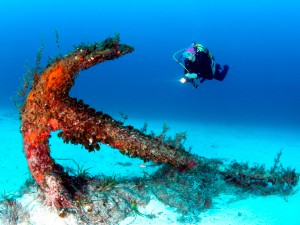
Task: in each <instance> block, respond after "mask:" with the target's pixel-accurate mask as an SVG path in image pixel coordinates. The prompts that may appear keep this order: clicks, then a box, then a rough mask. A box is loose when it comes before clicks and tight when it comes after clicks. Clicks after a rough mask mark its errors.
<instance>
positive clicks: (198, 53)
mask: <svg viewBox="0 0 300 225" xmlns="http://www.w3.org/2000/svg"><path fill="white" fill-rule="evenodd" d="M179 52H183V54H182V55H181V56H180V57H179V59H176V55H177V54H178V53H179ZM182 57H183V58H185V59H184V65H183V64H182V62H181V61H180V59H181V58H182ZM173 58H174V60H175V61H176V62H178V63H179V64H180V65H181V66H182V67H183V68H184V76H185V78H181V79H180V82H181V83H186V82H189V83H192V84H193V86H194V88H197V87H198V84H197V83H196V79H200V78H201V80H200V83H201V84H202V83H203V82H204V81H205V80H212V79H216V80H219V81H222V80H224V78H225V77H226V74H227V72H228V69H229V66H228V65H224V67H223V68H222V66H221V65H220V64H218V63H216V62H215V58H214V57H213V55H212V54H211V53H210V52H209V51H208V49H207V48H205V47H204V46H203V45H201V44H196V43H193V44H192V46H191V47H188V48H186V49H181V50H179V51H177V52H175V54H174V55H173Z"/></svg>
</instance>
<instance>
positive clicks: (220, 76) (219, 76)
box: [214, 65, 229, 81]
mask: <svg viewBox="0 0 300 225" xmlns="http://www.w3.org/2000/svg"><path fill="white" fill-rule="evenodd" d="M228 70H229V66H228V65H224V66H223V70H222V71H221V72H220V70H216V72H215V74H214V78H215V79H216V80H219V81H222V80H224V78H225V77H226V75H227V72H228Z"/></svg>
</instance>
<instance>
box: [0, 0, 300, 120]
mask: <svg viewBox="0 0 300 225" xmlns="http://www.w3.org/2000/svg"><path fill="white" fill-rule="evenodd" d="M299 9H300V4H299V3H298V2H296V1H269V0H264V1H242V2H241V1H233V0H231V1H226V2H224V1H196V0H194V1H192V0H186V1H178V0H172V1H159V0H154V1H121V0H119V1H117V0H113V1H86V2H82V1H76V0H75V1H56V0H54V1H43V2H41V1H1V6H0V21H1V31H0V32H1V36H0V44H1V51H0V54H1V61H0V68H1V70H0V77H1V86H0V101H1V107H3V108H4V107H5V108H9V109H10V108H11V109H14V106H13V104H12V101H11V99H10V98H11V97H12V96H13V95H15V92H16V90H17V89H18V88H19V87H20V86H21V85H22V82H21V80H20V78H21V77H22V75H23V74H24V73H25V72H26V70H25V64H26V63H28V65H29V66H30V67H31V68H34V66H35V59H36V52H37V50H38V49H39V48H40V46H41V42H43V43H44V51H43V60H42V66H45V65H46V64H47V62H48V59H49V57H52V58H54V57H55V56H56V55H57V54H66V53H67V52H69V51H71V50H72V49H73V46H74V45H77V44H79V43H81V42H85V43H88V42H89V43H93V42H95V41H101V40H103V39H104V38H106V37H108V36H113V35H114V34H115V33H120V35H121V42H122V43H126V44H129V45H132V46H133V47H134V48H135V51H134V52H133V53H132V54H130V55H126V56H125V57H122V58H121V59H119V60H115V61H110V62H106V63H103V64H101V65H99V66H96V67H94V68H92V69H90V70H89V71H83V72H82V73H81V75H80V77H79V78H78V79H77V80H76V84H75V86H74V87H73V89H72V93H71V94H72V96H74V97H77V98H79V99H83V100H84V101H85V102H86V103H88V104H90V105H91V106H93V107H95V108H96V109H98V110H102V111H103V112H107V113H109V114H112V115H114V114H116V115H118V114H119V112H122V113H124V114H127V115H128V116H129V118H130V117H140V118H143V117H146V116H147V117H153V118H160V119H164V118H166V119H170V118H174V119H178V120H192V121H193V120H198V121H199V120H201V121H212V122H218V123H219V122H222V123H223V122H224V123H245V122H246V123H248V122H251V123H258V124H273V125H274V124H281V125H286V126H299V123H300V119H299V114H300V104H299V103H300V92H299V83H300V76H299V75H300V67H299V62H298V61H299V58H300V51H299V50H300V47H299V39H300V30H299V29H298V28H297V27H299V25H300V18H299V15H298V12H299ZM56 32H57V33H58V35H59V46H60V48H59V49H58V48H57V45H56V37H55V34H56ZM193 41H196V42H198V43H201V44H203V45H205V46H206V47H207V48H208V49H209V50H210V51H211V52H212V54H213V55H214V57H215V58H216V61H217V62H218V63H220V64H221V65H224V64H228V65H230V67H231V68H230V71H229V73H228V75H227V77H226V79H225V80H224V81H223V82H219V81H216V80H212V81H205V82H204V83H203V84H202V85H201V86H200V87H199V88H198V89H194V88H193V87H192V86H191V85H189V84H181V83H180V82H179V81H178V80H179V79H180V78H181V77H182V76H183V68H182V67H181V66H180V65H179V64H177V63H176V62H175V61H174V60H173V58H172V55H173V54H174V53H175V52H176V51H178V50H180V49H182V48H185V47H188V46H189V45H190V44H191V43H192V42H193Z"/></svg>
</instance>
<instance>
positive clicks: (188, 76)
mask: <svg viewBox="0 0 300 225" xmlns="http://www.w3.org/2000/svg"><path fill="white" fill-rule="evenodd" d="M184 76H185V77H186V78H188V79H196V78H197V74H195V73H186V74H185V75H184Z"/></svg>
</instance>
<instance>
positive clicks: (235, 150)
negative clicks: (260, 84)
mask: <svg viewBox="0 0 300 225" xmlns="http://www.w3.org/2000/svg"><path fill="white" fill-rule="evenodd" d="M146 122H148V123H149V130H154V131H155V132H156V133H159V132H160V131H161V130H162V125H163V123H164V122H167V123H168V125H169V126H170V128H171V130H170V131H169V134H172V133H176V132H182V131H187V135H188V140H187V143H186V145H187V146H193V148H192V152H193V153H195V154H199V155H202V156H205V157H218V158H223V159H228V160H233V159H236V160H237V161H243V162H250V163H265V164H266V165H267V166H271V165H272V164H273V159H274V157H275V156H276V154H277V153H278V152H279V150H281V149H282V151H283V155H282V158H281V162H282V163H283V165H284V166H291V167H295V168H297V169H298V171H300V164H299V159H300V141H299V140H300V139H299V137H300V129H298V128H293V129H290V128H286V127H285V128H284V127H262V126H255V125H252V126H249V125H247V126H246V125H243V124H221V125H220V124H209V123H200V122H199V123H191V122H184V121H181V122H178V121H150V120H148V121H146ZM129 123H130V124H132V125H134V126H136V127H137V128H141V127H142V126H143V123H144V121H140V120H135V121H130V120H129V121H128V124H129ZM19 128H20V124H19V120H18V115H17V114H16V113H12V112H9V111H2V112H1V111H0V140H1V142H0V151H1V153H2V154H1V157H0V171H1V176H0V193H3V192H6V193H13V192H14V191H16V190H18V189H19V188H20V186H21V185H22V184H23V182H24V180H25V179H26V178H27V177H28V176H29V174H28V169H27V164H26V160H25V157H24V155H23V152H22V137H21V134H20V132H19ZM54 136H55V135H53V138H52V139H51V149H52V153H51V154H52V156H53V157H54V158H57V159H58V158H65V159H66V158H67V159H74V160H75V161H76V162H77V163H79V164H81V165H82V164H84V165H85V166H86V167H87V168H88V167H91V172H93V173H95V174H102V173H103V174H105V175H114V174H116V175H117V176H125V177H128V176H142V175H143V171H147V172H152V171H153V170H154V169H155V168H153V167H146V168H142V167H140V164H141V163H143V162H142V161H141V160H138V159H130V158H127V157H126V156H123V155H121V154H120V153H119V152H118V151H117V150H112V149H110V148H108V147H106V146H102V149H101V151H100V152H96V153H88V152H87V151H86V150H84V149H81V147H80V146H73V145H66V144H64V143H63V142H62V140H60V139H58V138H57V137H54ZM58 162H59V163H60V164H62V165H64V166H73V167H74V163H73V162H72V161H71V160H69V161H68V160H66V161H62V160H60V161H58ZM122 163H131V165H129V164H128V166H124V165H122ZM146 165H149V164H146ZM33 199H34V197H33V195H27V196H24V197H23V198H22V199H20V200H19V201H20V202H22V205H24V206H26V208H27V209H30V212H31V222H30V224H39V225H41V224H45V225H48V224H49V225H50V224H54V223H55V224H56V225H60V224H73V223H72V218H69V222H67V220H65V221H64V220H62V219H61V218H59V217H57V215H54V214H49V212H48V211H46V210H45V207H43V206H41V205H38V204H39V203H38V202H37V201H33ZM299 210H300V194H299V192H297V193H296V194H295V195H293V196H290V197H288V199H283V198H282V197H279V196H265V197H251V198H248V199H244V200H240V201H234V196H220V197H219V198H217V199H213V206H212V208H211V209H208V210H207V211H205V212H203V213H201V218H202V221H201V223H200V224H205V225H209V224H222V225H224V224H225V225H229V224H231V225H235V224H245V225H248V224H249V225H252V224H253V225H254V224H255V225H257V224H268V225H282V224H289V225H300V217H299V216H297V215H298V214H299ZM139 211H140V212H142V213H145V214H151V213H152V214H155V215H156V218H155V219H147V218H145V217H141V216H136V217H128V218H127V219H126V220H125V221H122V222H120V224H122V225H125V224H180V223H178V222H177V217H179V216H180V215H179V214H177V213H176V212H174V210H173V209H171V208H170V207H168V206H166V205H163V204H162V203H161V202H159V201H157V200H156V199H154V198H153V199H152V200H151V201H150V203H149V204H148V205H147V206H146V207H144V208H143V207H139ZM53 221H55V222H54V223H53ZM73 221H74V220H73ZM0 223H1V222H0Z"/></svg>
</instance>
